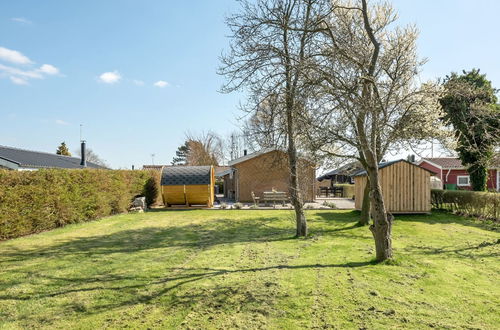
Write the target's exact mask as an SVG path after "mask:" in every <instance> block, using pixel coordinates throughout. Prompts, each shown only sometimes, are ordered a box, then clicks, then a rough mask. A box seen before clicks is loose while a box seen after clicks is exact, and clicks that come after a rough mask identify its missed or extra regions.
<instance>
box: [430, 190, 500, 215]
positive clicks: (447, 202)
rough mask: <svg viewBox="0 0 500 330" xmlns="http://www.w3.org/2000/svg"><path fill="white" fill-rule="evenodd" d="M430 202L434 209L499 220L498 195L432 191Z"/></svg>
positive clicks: (499, 199)
mask: <svg viewBox="0 0 500 330" xmlns="http://www.w3.org/2000/svg"><path fill="white" fill-rule="evenodd" d="M431 201H432V206H433V207H434V208H438V209H446V210H449V211H452V212H455V213H459V214H463V215H468V216H473V217H479V218H484V219H493V220H500V193H487V192H477V191H466V190H441V189H432V190H431Z"/></svg>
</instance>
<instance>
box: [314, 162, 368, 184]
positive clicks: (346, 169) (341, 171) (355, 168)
mask: <svg viewBox="0 0 500 330" xmlns="http://www.w3.org/2000/svg"><path fill="white" fill-rule="evenodd" d="M362 168H363V167H362V165H361V163H360V162H358V161H354V162H350V163H349V164H346V165H344V166H342V167H339V168H337V169H335V170H333V171H330V172H326V173H325V174H323V175H321V176H319V177H318V181H323V180H331V179H332V178H333V177H334V176H335V175H345V176H353V175H354V174H355V173H357V172H359V170H360V169H362Z"/></svg>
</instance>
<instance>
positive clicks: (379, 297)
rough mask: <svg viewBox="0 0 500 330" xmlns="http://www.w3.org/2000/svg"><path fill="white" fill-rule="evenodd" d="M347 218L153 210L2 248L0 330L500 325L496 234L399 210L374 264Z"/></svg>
mask: <svg viewBox="0 0 500 330" xmlns="http://www.w3.org/2000/svg"><path fill="white" fill-rule="evenodd" d="M357 217H358V215H357V213H355V212H350V211H308V218H309V220H310V230H311V236H310V237H308V238H306V239H294V238H293V237H292V235H293V233H294V228H293V226H294V224H293V218H292V213H291V211H257V210H252V211H237V210H224V211H210V210H193V211H163V212H149V213H144V214H129V215H119V216H114V217H110V218H105V219H102V220H99V221H95V222H91V223H83V224H77V225H70V226H67V227H64V228H60V229H57V230H54V231H50V232H45V233H42V234H38V235H33V236H30V237H24V238H20V239H15V240H11V241H5V242H0V328H6V329H11V328H14V329H15V328H51V329H52V328H64V329H68V328H81V329H98V328H99V329H100V328H123V327H129V328H159V327H161V328H238V327H241V328H255V329H257V328H259V329H261V328H275V329H276V328H287V329H293V328H296V329H299V328H330V327H331V328H357V329H359V328H370V329H372V328H378V329H385V328H404V329H411V328H414V329H421V328H429V327H433V328H467V329H494V328H497V327H498V325H499V324H500V317H499V315H500V314H499V313H498V312H499V304H500V286H499V285H498V284H499V283H500V276H499V274H500V265H499V255H500V253H499V252H500V251H499V250H500V233H499V232H498V227H497V226H495V225H492V224H490V225H489V226H488V225H486V224H483V223H479V222H476V221H473V220H470V219H466V218H461V217H456V216H453V215H449V214H445V213H435V214H433V215H431V216H416V215H414V216H399V217H397V218H396V222H395V225H394V233H393V242H394V249H395V253H396V256H397V257H396V259H395V261H393V262H391V263H389V264H374V263H373V262H372V260H373V256H374V247H373V239H372V237H371V234H370V232H369V230H368V228H366V227H356V226H355V222H356V220H357Z"/></svg>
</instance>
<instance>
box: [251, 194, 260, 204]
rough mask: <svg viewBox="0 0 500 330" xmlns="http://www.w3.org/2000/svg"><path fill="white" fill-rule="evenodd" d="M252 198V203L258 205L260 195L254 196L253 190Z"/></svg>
mask: <svg viewBox="0 0 500 330" xmlns="http://www.w3.org/2000/svg"><path fill="white" fill-rule="evenodd" d="M252 199H253V204H254V205H256V206H259V202H260V197H257V196H255V194H254V193H253V191H252Z"/></svg>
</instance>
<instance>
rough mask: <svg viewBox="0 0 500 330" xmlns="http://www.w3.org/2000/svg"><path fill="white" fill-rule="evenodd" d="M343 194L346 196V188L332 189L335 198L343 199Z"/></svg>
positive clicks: (334, 187)
mask: <svg viewBox="0 0 500 330" xmlns="http://www.w3.org/2000/svg"><path fill="white" fill-rule="evenodd" d="M343 194H344V187H336V186H333V188H332V195H333V196H334V197H342V196H343Z"/></svg>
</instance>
